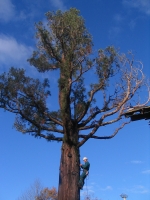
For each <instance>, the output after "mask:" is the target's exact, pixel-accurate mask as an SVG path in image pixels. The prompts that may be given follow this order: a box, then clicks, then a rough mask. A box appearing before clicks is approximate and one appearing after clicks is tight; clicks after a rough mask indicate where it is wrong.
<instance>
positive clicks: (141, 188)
mask: <svg viewBox="0 0 150 200" xmlns="http://www.w3.org/2000/svg"><path fill="white" fill-rule="evenodd" d="M128 191H130V192H132V193H140V194H146V193H149V190H148V189H147V188H146V187H145V186H143V185H135V186H134V187H132V188H131V189H129V190H128Z"/></svg>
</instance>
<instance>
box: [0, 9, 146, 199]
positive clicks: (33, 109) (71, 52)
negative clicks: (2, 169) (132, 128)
mask: <svg viewBox="0 0 150 200" xmlns="http://www.w3.org/2000/svg"><path fill="white" fill-rule="evenodd" d="M46 17H47V25H44V24H43V23H42V22H39V23H38V24H36V38H37V49H36V51H34V52H33V55H32V57H31V58H30V59H29V60H28V61H29V63H30V64H31V65H32V66H34V67H35V68H36V69H37V70H38V71H39V72H40V73H45V72H49V71H53V70H57V71H58V73H59V78H58V90H59V94H58V100H59V108H58V110H55V111H54V110H50V108H49V107H48V104H47V102H48V101H49V100H50V96H51V93H50V91H49V80H50V78H49V80H48V79H45V80H44V81H43V82H40V80H38V79H34V78H30V77H29V76H26V75H25V71H24V70H23V69H16V68H13V67H12V68H11V69H10V71H9V72H8V73H3V74H2V75H1V76H0V91H1V95H0V107H1V108H3V109H5V110H7V111H10V112H13V113H15V114H16V120H15V123H14V125H15V127H16V129H17V130H18V131H20V132H22V133H24V134H25V133H29V134H31V135H32V136H35V137H41V138H44V139H46V140H48V141H53V140H54V141H60V142H62V148H61V161H60V173H59V190H58V199H59V200H70V199H71V200H79V199H80V191H79V188H78V186H77V185H78V181H79V163H80V161H79V158H80V152H79V149H80V147H81V146H82V145H84V144H85V142H87V141H88V140H89V139H91V138H93V139H110V138H113V137H114V136H115V135H116V134H117V133H118V132H119V130H121V129H122V128H123V127H124V126H125V125H126V124H128V123H129V120H128V119H122V118H123V113H124V111H126V110H127V109H128V108H129V106H130V103H131V102H132V101H133V103H134V106H133V107H134V108H136V107H141V106H143V105H146V104H147V103H148V102H149V100H150V92H149V86H147V85H146V79H145V76H144V74H143V71H142V67H143V65H142V63H141V62H136V61H135V60H134V56H133V55H132V53H129V54H127V55H125V54H121V53H119V50H117V49H115V48H114V47H113V46H108V47H106V48H105V49H100V50H99V51H98V53H97V54H95V53H93V42H92V36H91V35H90V34H89V32H88V30H87V29H86V27H85V22H84V20H83V18H82V17H81V16H80V13H79V11H78V10H76V9H74V8H71V9H70V10H68V11H65V12H61V11H60V10H59V11H57V12H48V13H46ZM90 81H91V82H90ZM87 85H88V86H87ZM142 86H147V88H148V92H147V93H148V97H147V99H144V98H143V99H144V100H145V101H143V102H140V101H139V98H138V95H139V92H140V89H141V87H142ZM136 95H137V96H136ZM96 99H97V101H96ZM119 121H120V124H119V125H118V126H117V128H116V130H115V131H114V132H113V133H109V135H108V136H102V135H96V132H97V131H98V130H99V129H100V127H103V126H107V125H110V124H112V123H115V122H119ZM56 133H57V134H56ZM58 134H59V135H60V136H58Z"/></svg>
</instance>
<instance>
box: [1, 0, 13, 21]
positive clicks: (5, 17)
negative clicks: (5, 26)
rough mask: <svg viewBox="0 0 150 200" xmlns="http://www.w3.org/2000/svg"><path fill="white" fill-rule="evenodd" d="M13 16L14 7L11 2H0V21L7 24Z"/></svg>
mask: <svg viewBox="0 0 150 200" xmlns="http://www.w3.org/2000/svg"><path fill="white" fill-rule="evenodd" d="M14 16H15V6H14V5H13V4H12V2H11V0H0V21H4V22H8V21H9V20H11V19H12V18H13V17H14Z"/></svg>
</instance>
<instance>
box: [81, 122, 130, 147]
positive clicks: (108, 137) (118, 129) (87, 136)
mask: <svg viewBox="0 0 150 200" xmlns="http://www.w3.org/2000/svg"><path fill="white" fill-rule="evenodd" d="M129 123H130V121H128V122H124V123H123V124H122V125H121V126H120V127H118V128H117V129H116V130H115V131H114V133H113V134H112V135H109V136H94V135H93V134H94V133H95V132H96V131H95V132H93V131H92V132H91V133H89V134H88V135H81V134H79V138H84V139H83V140H82V141H81V142H79V144H78V147H81V146H82V145H83V144H84V143H85V142H86V141H87V140H88V139H90V138H93V139H111V138H113V137H114V136H115V135H117V133H118V132H119V131H120V130H121V129H122V128H123V127H124V126H125V125H126V124H129Z"/></svg>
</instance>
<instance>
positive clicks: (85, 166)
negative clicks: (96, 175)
mask: <svg viewBox="0 0 150 200" xmlns="http://www.w3.org/2000/svg"><path fill="white" fill-rule="evenodd" d="M83 161H84V162H85V164H80V167H81V168H82V169H83V172H82V174H81V176H80V180H79V188H80V189H81V190H82V189H83V186H84V180H85V178H86V177H87V175H88V173H89V168H90V163H89V162H88V159H87V157H84V158H83Z"/></svg>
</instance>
